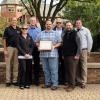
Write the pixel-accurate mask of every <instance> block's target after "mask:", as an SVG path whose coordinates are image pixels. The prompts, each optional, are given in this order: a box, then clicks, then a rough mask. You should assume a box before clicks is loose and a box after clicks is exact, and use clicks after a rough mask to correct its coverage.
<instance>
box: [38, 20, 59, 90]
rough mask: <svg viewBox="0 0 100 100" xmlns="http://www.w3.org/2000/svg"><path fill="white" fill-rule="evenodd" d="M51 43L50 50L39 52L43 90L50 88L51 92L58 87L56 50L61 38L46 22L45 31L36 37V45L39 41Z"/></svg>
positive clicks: (50, 23) (48, 22) (49, 22)
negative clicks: (43, 77) (43, 76)
mask: <svg viewBox="0 0 100 100" xmlns="http://www.w3.org/2000/svg"><path fill="white" fill-rule="evenodd" d="M44 40H45V41H51V42H52V49H51V50H49V51H47V50H40V59H41V61H42V64H43V71H44V75H45V85H44V86H43V88H48V87H51V89H52V90H56V89H57V87H58V50H57V48H58V47H59V46H60V45H61V38H60V36H59V35H58V34H57V33H56V31H53V30H52V22H51V21H50V20H49V21H48V20H47V21H46V29H45V30H44V31H42V32H41V33H40V34H39V36H38V37H37V45H38V46H39V44H40V41H44Z"/></svg>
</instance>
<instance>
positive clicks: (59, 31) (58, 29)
mask: <svg viewBox="0 0 100 100" xmlns="http://www.w3.org/2000/svg"><path fill="white" fill-rule="evenodd" d="M54 30H55V31H56V33H57V34H58V35H59V37H60V38H61V36H62V33H63V31H64V27H63V22H62V19H61V18H59V17H58V18H56V26H55V27H54ZM58 54H59V68H58V77H59V79H58V80H59V84H65V82H64V81H65V72H64V71H65V69H64V64H63V59H62V46H59V48H58Z"/></svg>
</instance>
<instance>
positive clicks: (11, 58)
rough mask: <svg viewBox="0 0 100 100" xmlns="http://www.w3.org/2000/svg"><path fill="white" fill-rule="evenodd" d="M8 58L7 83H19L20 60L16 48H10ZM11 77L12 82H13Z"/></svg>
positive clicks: (6, 59) (6, 58)
mask: <svg viewBox="0 0 100 100" xmlns="http://www.w3.org/2000/svg"><path fill="white" fill-rule="evenodd" d="M7 50H8V57H5V61H6V83H10V82H13V83H14V82H17V76H18V58H17V53H18V51H17V49H16V48H14V47H8V48H7ZM11 75H13V76H12V80H11Z"/></svg>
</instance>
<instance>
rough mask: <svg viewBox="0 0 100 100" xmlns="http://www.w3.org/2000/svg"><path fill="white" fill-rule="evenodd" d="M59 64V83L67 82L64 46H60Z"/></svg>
mask: <svg viewBox="0 0 100 100" xmlns="http://www.w3.org/2000/svg"><path fill="white" fill-rule="evenodd" d="M58 54H59V66H58V81H59V84H65V67H64V60H63V59H62V46H60V47H59V48H58Z"/></svg>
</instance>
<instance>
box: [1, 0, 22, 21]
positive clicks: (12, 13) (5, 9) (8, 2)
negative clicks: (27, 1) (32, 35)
mask: <svg viewBox="0 0 100 100" xmlns="http://www.w3.org/2000/svg"><path fill="white" fill-rule="evenodd" d="M0 6H1V16H2V17H4V18H6V20H7V22H9V21H10V20H11V18H12V17H17V18H20V17H21V16H22V6H21V5H20V4H19V0H3V1H2V3H1V4H0Z"/></svg>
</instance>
